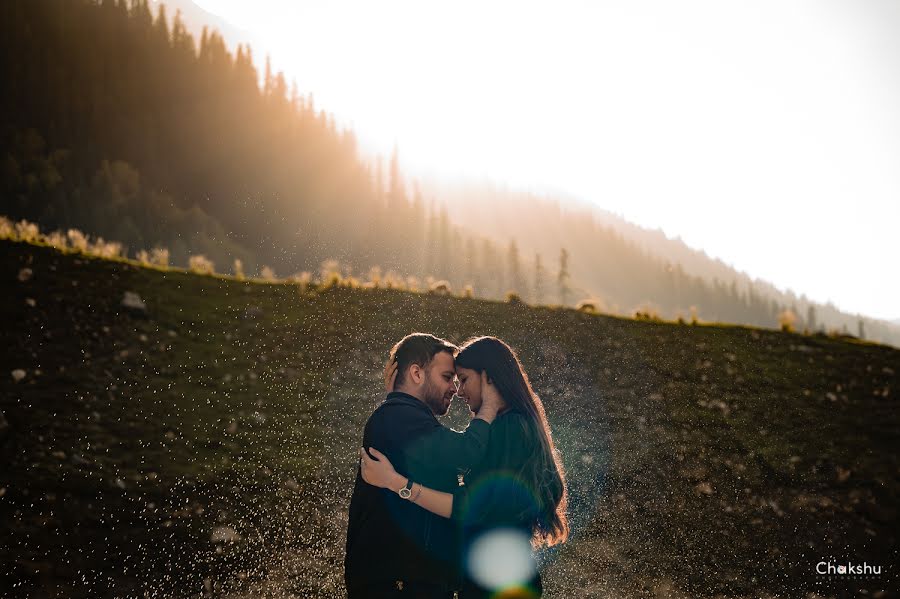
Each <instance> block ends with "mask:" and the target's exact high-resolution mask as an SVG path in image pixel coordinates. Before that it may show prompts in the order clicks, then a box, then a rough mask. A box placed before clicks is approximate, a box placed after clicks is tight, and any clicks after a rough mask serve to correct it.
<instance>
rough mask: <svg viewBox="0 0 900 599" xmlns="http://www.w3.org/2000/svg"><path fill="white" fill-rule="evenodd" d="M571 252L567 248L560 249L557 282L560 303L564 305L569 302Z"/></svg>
mask: <svg viewBox="0 0 900 599" xmlns="http://www.w3.org/2000/svg"><path fill="white" fill-rule="evenodd" d="M569 279H570V276H569V252H568V251H566V248H561V249H560V251H559V274H557V276H556V284H557V288H558V290H559V303H560V304H562V305H563V306H567V305H568V304H569V293H570V289H569Z"/></svg>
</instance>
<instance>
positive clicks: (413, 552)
mask: <svg viewBox="0 0 900 599" xmlns="http://www.w3.org/2000/svg"><path fill="white" fill-rule="evenodd" d="M489 435H490V425H489V424H488V423H487V422H485V421H484V420H481V419H474V420H472V422H471V423H470V424H469V427H468V428H467V429H466V431H465V432H463V433H458V432H455V431H453V430H450V429H449V428H446V427H444V426H442V425H441V423H440V422H438V420H437V418H435V417H434V414H433V413H432V412H431V409H430V408H429V407H428V406H426V405H425V404H424V403H423V402H421V401H419V400H418V399H416V398H415V397H413V396H411V395H408V394H406V393H403V392H400V391H394V392H392V393H390V394H388V396H387V399H386V400H385V401H384V403H382V404H381V405H380V406H379V407H378V408H377V409H376V410H375V411H374V412H373V413H372V415H371V416H370V417H369V420H368V422H367V423H366V427H365V430H364V432H363V446H364V447H366V448H369V447H374V448H375V449H377V450H378V451H380V452H382V453H383V454H384V455H386V456H387V458H388V459H389V460H390V461H391V463H392V464H393V465H394V468H395V469H396V470H397V472H399V473H401V474H403V475H404V476H407V477H409V478H411V479H412V481H413V482H417V483H421V484H422V485H424V486H426V487H430V488H432V489H436V490H438V491H445V492H448V493H452V492H453V491H454V490H455V489H456V487H457V484H458V483H457V480H458V479H457V475H458V474H460V473H465V472H466V471H467V470H469V469H470V468H471V467H472V466H473V465H474V464H477V463H478V462H479V461H480V460H481V459H482V458H483V457H484V455H485V451H486V450H487V445H488V439H489ZM457 536H458V535H457V532H456V528H455V526H454V524H453V523H452V522H451V521H450V520H449V519H446V518H441V517H440V516H438V515H435V514H432V513H431V512H429V511H426V510H424V509H423V508H421V507H419V506H417V505H415V504H414V503H412V502H411V501H408V500H405V499H402V498H400V497H399V495H397V493H395V492H393V491H390V490H388V489H379V488H377V487H373V486H372V485H369V484H367V483H366V482H365V481H364V480H363V479H362V475H361V473H360V470H359V468H357V472H356V483H355V485H354V487H353V496H352V497H351V499H350V514H349V523H348V525H347V553H346V557H345V558H344V579H345V582H346V584H347V589H348V591H350V592H351V594H353V591H354V590H356V591H357V593H359V591H363V592H364V589H366V588H367V587H369V586H373V585H378V584H385V583H387V584H393V583H394V581H397V580H402V581H404V582H406V583H409V582H413V583H415V582H425V583H447V584H449V585H453V584H455V582H456V580H457V576H458V565H457V564H456V561H457V560H456V558H457V553H458V542H459V539H458V538H457Z"/></svg>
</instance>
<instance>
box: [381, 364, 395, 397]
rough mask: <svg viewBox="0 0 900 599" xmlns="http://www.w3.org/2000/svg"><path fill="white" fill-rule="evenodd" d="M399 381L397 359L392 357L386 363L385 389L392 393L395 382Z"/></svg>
mask: <svg viewBox="0 0 900 599" xmlns="http://www.w3.org/2000/svg"><path fill="white" fill-rule="evenodd" d="M396 382H397V359H396V358H391V359H390V360H388V363H387V364H385V365H384V390H385V391H387V392H388V393H390V392H391V391H393V390H394V384H395V383H396Z"/></svg>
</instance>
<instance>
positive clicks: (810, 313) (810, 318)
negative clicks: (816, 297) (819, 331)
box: [806, 304, 816, 331]
mask: <svg viewBox="0 0 900 599" xmlns="http://www.w3.org/2000/svg"><path fill="white" fill-rule="evenodd" d="M806 326H807V328H809V330H810V331H815V330H816V308H815V306H813V305H812V304H810V305H809V306H808V307H807V308H806Z"/></svg>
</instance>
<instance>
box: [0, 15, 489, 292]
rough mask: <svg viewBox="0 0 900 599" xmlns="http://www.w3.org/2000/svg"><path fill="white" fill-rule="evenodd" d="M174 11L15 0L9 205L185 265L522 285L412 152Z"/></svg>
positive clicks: (484, 287) (20, 214)
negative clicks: (318, 101)
mask: <svg viewBox="0 0 900 599" xmlns="http://www.w3.org/2000/svg"><path fill="white" fill-rule="evenodd" d="M157 6H158V7H157V8H156V12H155V13H154V12H153V11H152V10H151V5H150V3H149V2H148V0H128V1H126V0H101V1H93V0H10V1H8V2H4V3H3V4H2V7H0V23H2V25H0V27H2V40H3V41H2V44H3V46H4V48H3V50H4V52H3V58H2V69H3V80H4V81H6V82H9V87H8V89H7V92H6V93H5V94H3V98H2V101H3V115H4V116H3V124H2V132H0V134H2V144H3V146H2V150H3V155H4V156H3V158H4V169H3V174H2V193H3V198H2V202H3V206H2V211H3V213H5V214H6V215H8V216H10V217H12V218H15V219H18V218H25V219H29V220H31V221H35V222H38V223H40V224H41V227H42V228H44V229H50V228H54V227H61V228H67V227H77V228H80V229H82V230H84V231H85V232H89V233H91V234H94V235H99V236H103V237H106V238H110V239H115V240H117V241H121V242H122V243H124V244H125V245H126V247H128V248H129V249H130V250H131V251H132V252H135V251H137V250H139V249H142V248H149V247H151V246H154V245H161V246H166V247H168V248H169V249H170V251H171V256H172V260H173V261H175V262H178V263H182V264H183V263H185V262H186V260H187V257H188V255H189V254H198V253H202V254H205V255H207V256H209V257H210V258H211V259H212V260H213V261H214V262H215V263H216V264H218V265H220V268H219V269H220V270H222V268H221V267H223V266H224V267H225V270H226V271H227V268H228V265H231V264H232V263H233V260H234V259H239V260H240V261H241V263H242V264H243V266H244V268H245V269H247V270H250V271H253V270H254V269H256V268H259V267H260V266H261V265H263V264H265V265H269V266H271V267H272V268H274V269H275V270H276V271H277V272H280V273H282V274H290V273H292V272H296V271H300V270H316V269H317V268H318V266H319V264H321V263H322V262H323V261H325V260H329V259H333V260H337V261H338V262H339V263H340V264H341V265H342V268H344V269H345V270H348V271H352V272H354V273H361V272H367V271H368V269H369V268H371V267H373V266H377V267H379V268H380V269H382V270H383V271H390V270H393V271H396V272H397V273H399V274H400V275H404V276H405V275H415V276H418V277H423V278H424V277H426V276H431V277H433V278H435V279H448V280H449V281H450V282H451V283H453V284H454V285H456V286H459V287H461V286H462V285H464V284H467V283H469V284H472V285H473V286H474V284H475V280H477V281H479V282H480V285H479V287H480V289H478V290H477V292H478V293H480V294H481V295H494V296H500V295H502V294H504V293H505V289H503V288H502V287H501V286H499V284H497V281H498V277H497V276H496V275H495V270H496V269H503V268H505V267H506V264H505V263H503V262H498V261H496V260H495V259H494V258H495V256H496V255H498V254H501V253H502V252H503V251H504V249H503V248H502V247H499V246H498V242H495V241H494V240H491V239H486V238H481V237H473V236H470V235H466V234H465V232H463V231H462V230H461V229H460V228H459V227H458V226H456V225H454V224H453V223H451V222H450V220H449V217H448V216H447V213H446V210H445V209H443V208H442V207H441V206H440V205H438V204H436V203H435V201H434V198H425V197H423V195H422V193H421V192H420V191H418V190H417V186H416V185H415V182H407V181H405V180H404V179H403V176H402V174H401V171H400V165H399V157H398V153H397V152H396V151H395V152H394V153H393V156H392V157H391V158H390V161H389V162H388V163H387V164H384V162H385V161H383V160H382V159H380V158H378V159H375V160H372V161H366V160H364V159H363V158H362V157H361V156H360V155H359V153H358V151H357V147H356V139H355V137H354V135H353V132H352V131H348V130H344V129H339V128H338V127H337V126H336V125H335V121H334V118H333V117H332V116H331V115H329V114H328V113H326V112H325V111H323V110H319V109H317V108H316V107H315V105H314V102H313V99H312V98H311V97H308V96H302V95H301V94H300V93H299V92H298V88H297V86H296V85H288V83H287V82H286V81H285V78H284V76H283V74H281V73H277V74H276V73H273V72H272V71H271V69H270V68H269V67H268V64H267V67H266V69H265V72H264V73H263V74H262V76H261V77H260V74H259V73H258V72H257V70H256V68H255V67H254V63H253V56H252V53H251V52H252V51H251V49H250V48H248V47H244V46H239V47H238V48H237V49H236V51H234V52H230V51H229V50H228V49H227V48H226V46H225V43H224V41H223V39H222V37H221V36H220V35H219V34H218V33H216V32H210V31H204V32H203V34H202V36H201V37H200V39H199V40H197V39H195V38H194V37H193V36H192V35H191V34H190V33H188V31H187V30H186V29H185V26H184V24H183V23H182V21H181V19H180V17H179V15H177V14H176V15H168V14H167V12H166V7H165V5H163V4H160V5H157ZM501 278H502V277H501Z"/></svg>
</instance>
